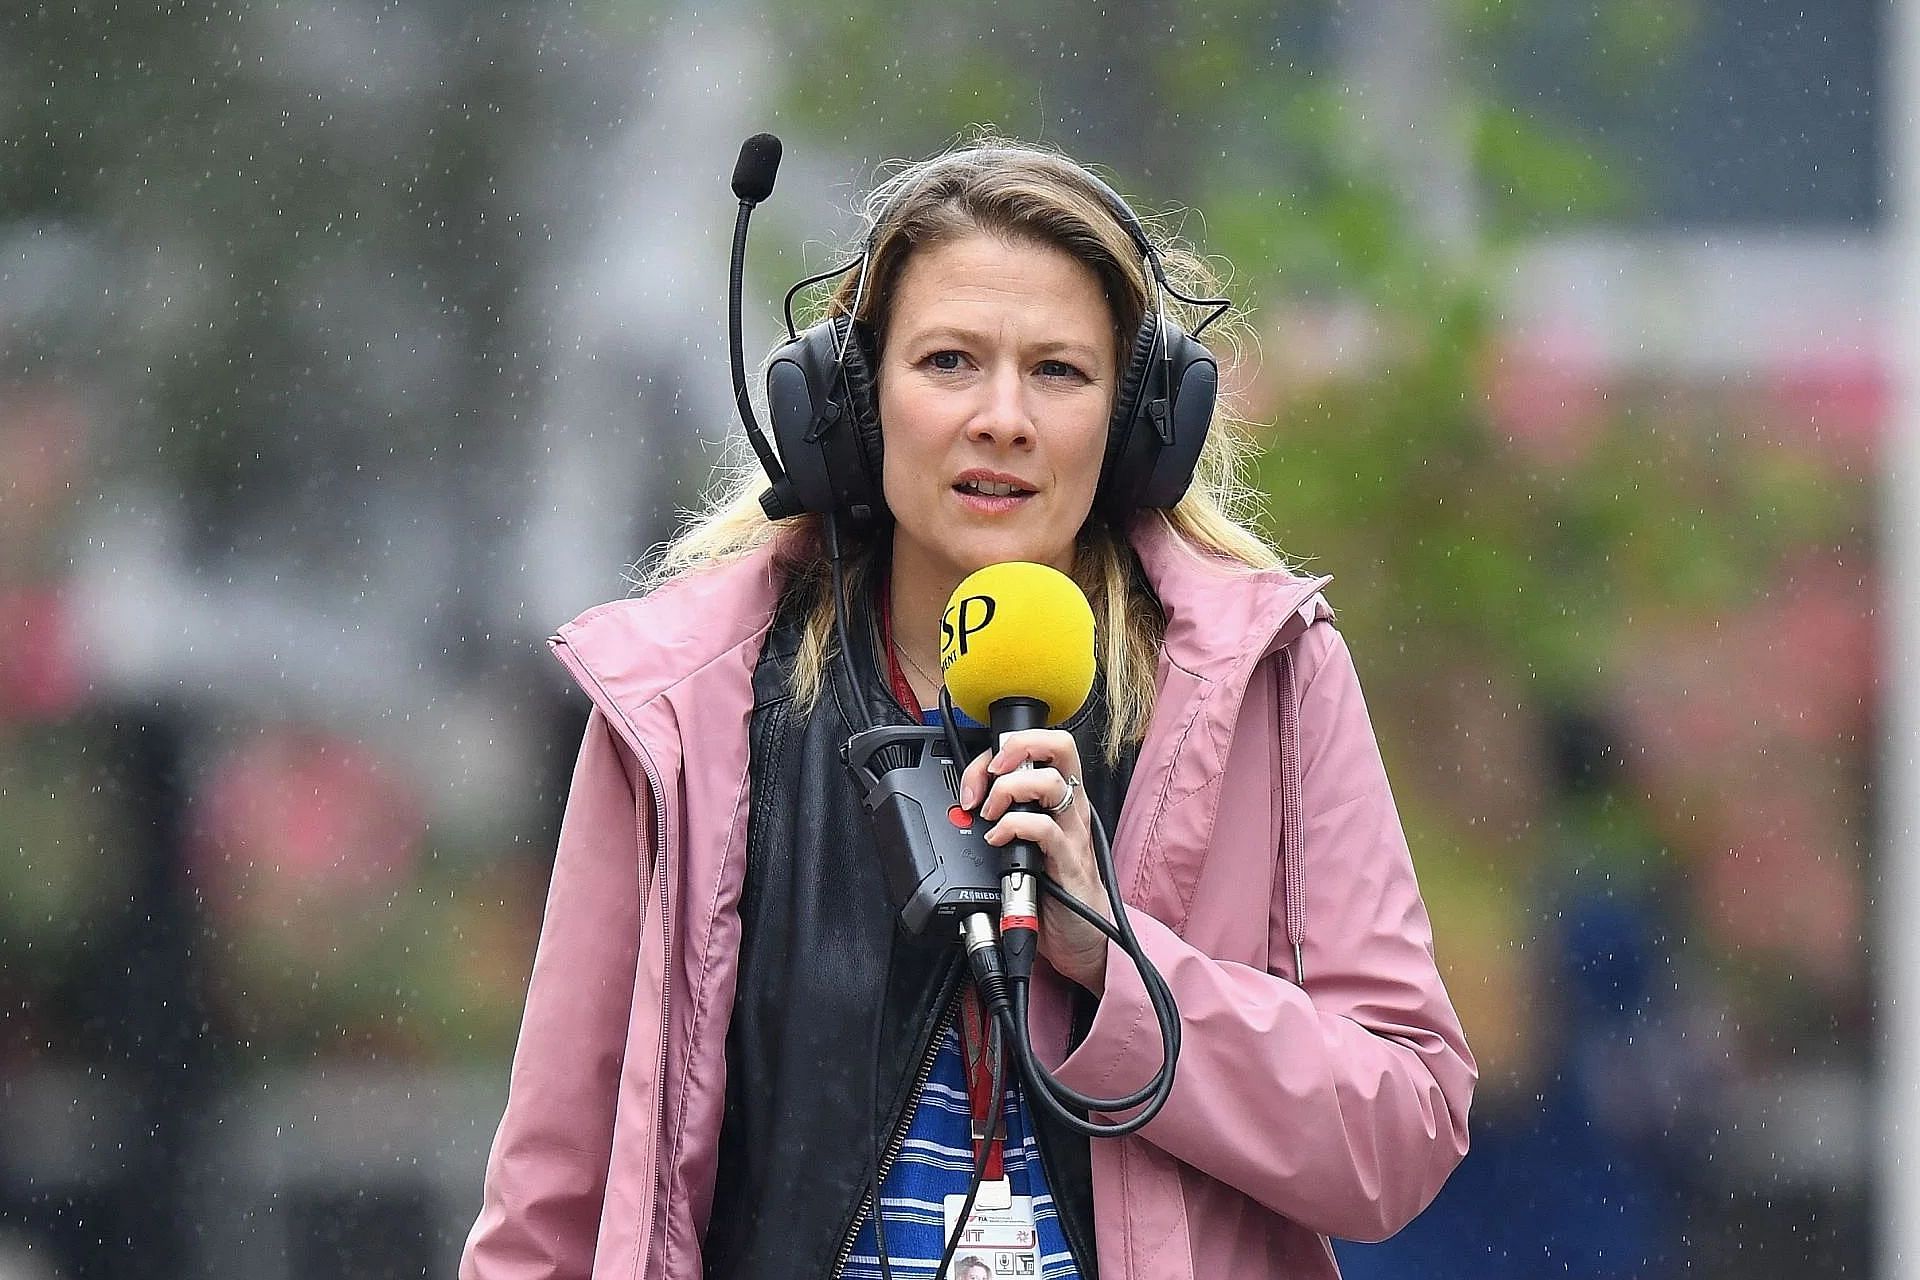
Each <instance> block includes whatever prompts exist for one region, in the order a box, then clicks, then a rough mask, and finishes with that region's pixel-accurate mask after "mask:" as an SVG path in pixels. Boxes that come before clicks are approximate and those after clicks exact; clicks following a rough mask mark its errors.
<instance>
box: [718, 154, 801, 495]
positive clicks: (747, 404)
mask: <svg viewBox="0 0 1920 1280" xmlns="http://www.w3.org/2000/svg"><path fill="white" fill-rule="evenodd" d="M779 171H780V139H778V138H776V137H774V136H773V135H772V134H770V133H756V134H754V135H753V136H752V137H751V138H748V139H747V140H746V141H745V142H743V143H741V144H740V158H739V159H738V160H735V161H734V162H733V194H734V195H736V196H738V197H739V199H740V212H739V213H738V214H736V215H735V216H734V220H733V259H732V262H731V263H730V264H729V266H728V271H727V363H728V366H729V369H730V371H731V372H732V374H733V404H734V407H735V408H736V409H738V410H739V411H740V425H741V426H743V427H745V428H746V429H747V443H748V444H750V445H752V446H753V454H754V456H755V457H756V458H758V459H760V466H761V469H762V470H764V471H765V472H766V473H767V481H768V484H767V491H766V492H765V493H764V494H762V495H761V496H760V506H761V507H762V508H763V509H764V510H765V511H766V513H767V519H769V520H782V519H785V518H786V517H787V516H795V515H799V514H800V511H801V507H800V501H799V499H798V498H797V497H795V496H794V492H793V481H792V480H790V479H788V478H787V472H786V469H785V468H784V467H782V466H781V465H780V460H779V459H778V458H776V457H775V456H774V453H773V446H772V445H770V444H768V443H767V437H766V435H765V434H764V433H762V432H761V430H760V424H759V422H758V421H756V420H755V419H754V416H753V402H752V400H751V398H750V397H749V396H748V395H747V362H746V357H745V355H744V354H743V353H742V351H741V349H740V348H741V338H740V291H741V288H742V283H741V281H742V278H743V277H744V275H745V274H746V264H747V220H748V219H749V218H751V217H752V216H753V207H754V206H755V205H757V204H759V203H760V202H761V201H762V200H765V199H766V198H767V197H768V196H770V195H772V194H773V179H774V175H775V174H777V173H779Z"/></svg>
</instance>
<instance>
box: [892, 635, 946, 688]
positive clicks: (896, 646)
mask: <svg viewBox="0 0 1920 1280" xmlns="http://www.w3.org/2000/svg"><path fill="white" fill-rule="evenodd" d="M893 651H894V652H895V653H897V654H899V655H900V656H901V657H902V658H904V659H905V660H906V663H907V665H908V666H910V667H912V668H913V672H914V674H915V675H917V676H919V677H920V678H921V679H922V680H925V681H926V682H927V683H928V684H930V685H932V686H933V689H934V692H935V693H938V692H939V691H940V682H939V681H938V680H935V679H934V678H933V677H932V676H930V675H928V674H927V673H926V672H925V671H924V670H922V669H921V666H920V664H919V663H917V662H915V661H914V660H913V655H912V654H910V653H908V652H907V651H906V650H905V649H904V648H902V647H901V645H900V640H899V638H898V637H893Z"/></svg>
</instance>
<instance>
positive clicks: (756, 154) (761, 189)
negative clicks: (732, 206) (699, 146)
mask: <svg viewBox="0 0 1920 1280" xmlns="http://www.w3.org/2000/svg"><path fill="white" fill-rule="evenodd" d="M778 172H780V139H778V138H776V137H774V136H773V135H772V134H770V133H756V134H754V135H753V136H752V137H751V138H748V139H747V140H746V141H745V142H743V143H741V144H740V158H739V159H738V160H736V161H734V162H733V194H734V195H736V196H738V197H740V199H742V200H744V201H746V202H747V203H748V204H759V203H760V202H761V201H762V200H765V199H766V198H767V197H768V196H770V195H772V194H773V176H774V175H775V174H776V173H778Z"/></svg>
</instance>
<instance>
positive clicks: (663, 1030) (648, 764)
mask: <svg viewBox="0 0 1920 1280" xmlns="http://www.w3.org/2000/svg"><path fill="white" fill-rule="evenodd" d="M628 727H629V728H632V726H631V725H629V726H628ZM639 736H640V735H639V732H638V731H637V730H635V732H634V737H635V738H638V737H639ZM637 754H638V758H639V760H640V769H641V771H642V772H643V773H645V774H646V775H647V786H648V787H650V788H652V790H653V796H652V800H653V836H654V845H653V880H654V883H655V884H656V885H658V886H659V887H660V934H661V938H660V942H661V946H662V947H663V948H664V949H665V951H666V963H665V965H664V966H663V967H662V969H661V973H660V1064H659V1072H660V1073H659V1074H658V1075H657V1076H655V1077H654V1079H655V1080H657V1081H658V1082H659V1087H658V1088H657V1089H656V1091H655V1094H656V1096H657V1097H658V1098H659V1103H658V1106H657V1107H656V1109H655V1114H654V1132H655V1133H656V1134H657V1135H658V1137H656V1138H655V1140H654V1164H655V1168H656V1174H655V1179H654V1181H655V1187H654V1192H653V1206H652V1209H651V1210H650V1211H649V1213H648V1216H647V1245H648V1247H649V1248H651V1247H652V1246H653V1238H654V1233H655V1230H656V1229H658V1231H659V1234H660V1255H659V1256H660V1273H661V1274H662V1275H665V1274H666V1265H667V1259H666V1244H667V1242H666V1228H665V1225H664V1224H663V1223H662V1222H661V1218H660V1206H661V1204H662V1203H663V1202H665V1200H666V1198H667V1187H668V1183H669V1181H670V1179H671V1177H672V1173H673V1170H672V1168H671V1165H670V1157H671V1153H670V1152H668V1151H667V1149H666V1148H667V1045H668V1040H669V1033H670V1032H671V1030H672V1027H673V1022H672V1018H671V1014H672V1007H673V915H672V906H673V899H672V896H671V895H670V894H669V893H668V890H667V813H666V803H665V800H664V799H663V798H662V795H661V788H660V777H659V775H658V774H656V773H655V772H654V768H653V761H651V760H649V759H648V758H647V754H646V752H645V751H640V752H638V753H637ZM638 825H639V824H638V822H636V823H635V826H636V828H637V827H638Z"/></svg>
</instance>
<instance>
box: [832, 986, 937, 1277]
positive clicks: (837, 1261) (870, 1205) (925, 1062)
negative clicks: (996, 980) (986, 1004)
mask: <svg viewBox="0 0 1920 1280" xmlns="http://www.w3.org/2000/svg"><path fill="white" fill-rule="evenodd" d="M960 991H961V988H958V987H956V988H955V989H954V992H953V994H951V995H949V996H948V997H947V1008H946V1011H945V1012H944V1013H942V1014H941V1015H940V1021H939V1022H938V1023H936V1024H935V1025H934V1028H933V1038H932V1039H931V1040H929V1041H928V1042H927V1051H926V1053H924V1054H922V1055H921V1058H920V1069H919V1070H918V1071H917V1072H915V1073H914V1077H913V1088H912V1089H911V1090H910V1091H909V1092H908V1093H907V1103H906V1105H905V1106H903V1107H901V1108H900V1117H899V1119H897V1120H896V1121H894V1125H893V1133H892V1135H891V1136H890V1137H889V1138H888V1139H887V1146H886V1149H885V1150H884V1151H882V1152H881V1153H880V1164H879V1167H878V1168H877V1169H875V1170H874V1175H873V1181H872V1182H871V1184H869V1185H868V1187H867V1189H866V1190H865V1191H864V1192H862V1193H861V1195H860V1207H859V1208H858V1209H856V1210H855V1211H854V1214H853V1225H852V1226H850V1227H848V1228H847V1235H846V1238H845V1239H844V1240H842V1241H841V1242H840V1252H839V1253H837V1254H836V1255H834V1259H833V1270H831V1271H829V1272H828V1273H827V1274H828V1275H829V1276H831V1277H833V1278H834V1280H839V1277H840V1276H842V1275H844V1274H846V1270H847V1259H848V1258H850V1257H851V1256H853V1242H854V1241H855V1240H857V1239H859V1238H860V1224H861V1223H863V1222H865V1221H866V1220H867V1217H868V1215H869V1214H871V1213H872V1212H873V1209H874V1198H875V1192H876V1189H877V1188H879V1187H883V1186H885V1185H886V1184H887V1171H888V1170H890V1169H892V1168H893V1161H894V1157H895V1156H897V1155H899V1154H900V1148H901V1147H903V1146H905V1145H906V1144H907V1130H908V1129H909V1128H910V1127H911V1126H912V1124H913V1109H914V1105H915V1103H917V1102H918V1101H919V1098H920V1094H921V1091H922V1090H924V1089H925V1088H926V1086H927V1077H928V1076H930V1075H932V1074H933V1061H934V1059H935V1058H937V1057H938V1056H939V1055H940V1045H941V1042H942V1041H944V1040H945V1039H946V1038H947V1030H948V1028H950V1027H952V1026H953V1020H954V1017H955V1016H956V1015H957V1014H958V1013H959V1011H960V1005H959V1001H960V1000H961V999H962V998H963V997H961V995H960ZM875 1069H876V1070H877V1069H878V1064H877V1063H876V1064H875ZM875 1239H876V1242H877V1240H878V1232H876V1233H875Z"/></svg>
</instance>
